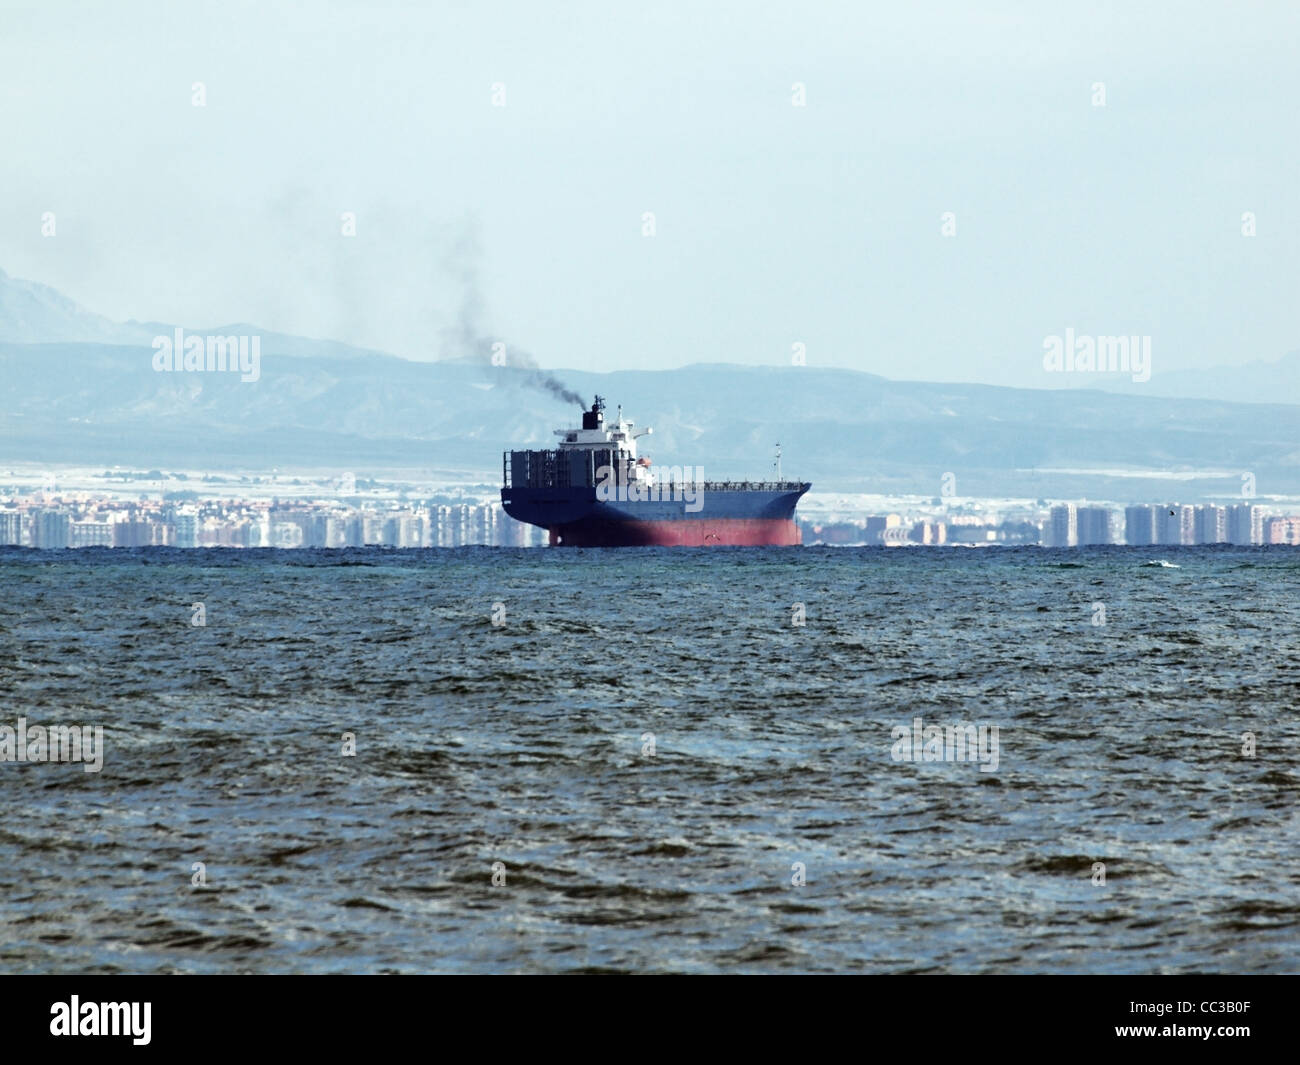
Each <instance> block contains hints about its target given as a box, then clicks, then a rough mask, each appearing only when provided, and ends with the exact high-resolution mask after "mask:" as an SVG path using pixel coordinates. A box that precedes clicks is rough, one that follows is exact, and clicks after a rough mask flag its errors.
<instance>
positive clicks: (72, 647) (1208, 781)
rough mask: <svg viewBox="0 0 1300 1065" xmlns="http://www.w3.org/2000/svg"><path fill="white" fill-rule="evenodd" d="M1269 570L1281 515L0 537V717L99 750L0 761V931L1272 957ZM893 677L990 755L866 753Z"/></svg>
mask: <svg viewBox="0 0 1300 1065" xmlns="http://www.w3.org/2000/svg"><path fill="white" fill-rule="evenodd" d="M1162 557H1163V558H1165V559H1168V560H1169V561H1171V562H1174V563H1176V564H1177V565H1178V566H1179V567H1180V568H1177V569H1174V568H1166V567H1161V566H1149V565H1144V563H1145V562H1147V561H1148V560H1149V559H1155V558H1162ZM1298 593H1300V551H1296V550H1294V549H1287V548H1280V549H1271V550H1269V549H1226V548H1217V549H1190V548H1189V549H1173V548H1148V549H1124V548H1112V549H1090V550H1077V551H1059V552H1054V551H1047V550H1039V549H1014V550H1012V549H1008V550H986V551H966V550H960V549H929V550H925V549H914V550H893V551H886V550H882V549H876V550H870V549H868V550H848V549H839V550H836V549H820V548H805V549H802V550H800V549H793V550H791V549H785V550H782V549H734V550H729V549H722V550H711V551H689V550H686V551H672V550H629V551H546V550H534V551H509V550H489V549H464V550H447V551H432V552H401V553H395V552H384V551H379V550H372V551H349V552H319V553H317V552H278V553H277V552H256V551H254V552H247V551H244V552H224V553H223V552H219V551H203V552H196V551H187V552H178V551H139V552H135V551H132V552H128V551H121V550H115V551H98V550H95V551H91V550H87V551H77V552H57V553H48V554H42V553H33V552H30V551H24V550H14V549H10V550H6V551H2V552H0V690H2V691H3V692H4V695H5V699H4V710H3V711H0V725H9V726H11V727H12V726H16V722H17V718H18V717H19V716H20V715H25V716H26V718H27V719H28V722H29V724H44V725H51V724H58V723H78V724H90V725H96V724H100V725H103V726H104V728H105V736H106V740H105V742H106V753H105V761H104V767H103V770H102V771H101V772H99V773H97V774H95V773H85V772H84V771H83V770H82V769H81V768H79V767H78V766H75V765H62V764H57V765H51V764H14V763H7V764H2V765H0V797H3V801H4V814H3V820H2V821H0V971H6V972H13V971H29V970H36V971H59V972H66V971H73V970H88V971H110V972H111V971H148V972H163V971H201V972H209V971H317V972H319V971H365V972H374V971H426V970H438V971H572V970H591V969H598V970H617V971H665V970H674V971H773V970H788V971H807V970H815V971H894V972H916V971H947V972H984V971H1018V972H1019V971H1031V972H1049V971H1050V972H1057V971H1070V972H1075V971H1089V972H1096V971H1105V972H1149V971H1228V972H1277V971H1289V972H1294V971H1297V970H1298V969H1300V864H1298V863H1297V853H1298V850H1300V831H1298V830H1300V818H1298V817H1297V813H1296V810H1297V800H1298V799H1300V766H1298V765H1297V753H1298V752H1300V710H1298V708H1300V657H1298V654H1297V652H1298V651H1300V646H1298V644H1300V637H1298V635H1297V632H1298V629H1300V625H1298V624H1297V623H1298V622H1300V594H1298ZM198 602H202V603H203V604H204V608H205V612H206V625H205V626H203V627H196V626H194V625H192V624H191V619H192V616H193V611H192V607H191V604H193V603H198ZM496 603H500V604H503V606H504V616H502V614H501V610H500V608H498V609H497V618H498V620H500V621H502V624H500V625H494V624H493V620H492V617H493V612H494V604H496ZM795 603H803V604H804V605H805V610H806V615H807V622H806V624H805V625H804V626H796V625H793V624H792V623H791V622H792V616H793V611H792V605H793V604H795ZM1095 603H1101V604H1103V605H1104V611H1105V622H1106V624H1105V625H1097V624H1094V623H1093V622H1094V619H1096V618H1098V617H1099V615H1098V613H1097V610H1096V608H1095V606H1094V604H1095ZM916 716H920V717H922V718H923V720H924V722H925V723H927V724H939V725H947V724H953V723H956V722H960V721H970V722H972V723H975V724H977V725H986V726H991V725H996V726H998V728H999V764H998V767H997V769H996V771H994V772H989V771H987V770H983V769H981V768H980V767H979V766H978V765H975V764H970V763H965V762H962V763H952V762H921V763H905V762H899V761H895V760H894V759H893V758H892V757H891V748H892V745H893V738H892V736H891V729H892V728H893V727H895V726H900V725H905V726H910V724H911V722H912V719H913V718H914V717H916ZM345 731H348V732H353V733H355V736H356V755H355V756H354V757H344V756H342V755H341V749H342V734H343V733H344V732H345ZM1245 732H1251V733H1253V734H1254V735H1255V737H1256V743H1257V753H1256V755H1255V757H1253V758H1248V757H1244V756H1243V755H1242V745H1243V740H1242V734H1243V733H1245ZM646 733H652V734H653V737H654V754H653V755H652V756H651V755H649V754H647V753H643V751H644V750H646V749H647V748H646V742H647V741H646V740H644V739H643V736H644V734H646ZM1099 861H1100V862H1103V863H1104V864H1105V867H1106V883H1105V884H1104V885H1101V884H1094V883H1093V877H1092V873H1093V863H1094V862H1099ZM196 862H202V863H204V865H205V867H206V877H207V884H206V886H203V887H197V888H196V887H193V886H192V878H193V876H194V875H195V874H194V872H193V864H194V863H196ZM497 862H500V863H503V866H504V869H503V871H504V875H505V883H504V885H501V886H494V885H493V883H492V875H493V865H494V863H497ZM795 863H803V865H804V867H805V868H806V883H805V884H803V886H795V885H793V884H792V878H793V877H795V875H796V874H795V872H794V871H793V869H792V867H793V866H794V864H795Z"/></svg>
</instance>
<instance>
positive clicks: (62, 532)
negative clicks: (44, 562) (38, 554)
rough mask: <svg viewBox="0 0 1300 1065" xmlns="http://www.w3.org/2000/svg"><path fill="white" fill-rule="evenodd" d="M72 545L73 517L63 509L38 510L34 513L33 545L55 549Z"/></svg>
mask: <svg viewBox="0 0 1300 1065" xmlns="http://www.w3.org/2000/svg"><path fill="white" fill-rule="evenodd" d="M71 545H72V517H71V515H69V514H67V513H65V512H64V511H61V510H38V511H36V512H35V513H34V514H33V515H32V546H33V547H40V548H44V549H45V550H53V549H57V548H63V547H70V546H71Z"/></svg>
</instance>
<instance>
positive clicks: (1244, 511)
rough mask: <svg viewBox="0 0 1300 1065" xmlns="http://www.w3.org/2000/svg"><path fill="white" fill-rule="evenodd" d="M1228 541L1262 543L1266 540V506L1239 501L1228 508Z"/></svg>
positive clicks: (1234, 542) (1233, 542)
mask: <svg viewBox="0 0 1300 1065" xmlns="http://www.w3.org/2000/svg"><path fill="white" fill-rule="evenodd" d="M1228 542H1229V543H1232V544H1262V543H1263V542H1264V508H1263V507H1261V506H1257V505H1256V504H1254V503H1238V504H1237V505H1236V506H1231V507H1229V508H1228Z"/></svg>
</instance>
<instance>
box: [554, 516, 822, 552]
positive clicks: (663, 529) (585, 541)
mask: <svg viewBox="0 0 1300 1065" xmlns="http://www.w3.org/2000/svg"><path fill="white" fill-rule="evenodd" d="M547 531H548V532H549V533H550V541H551V546H552V547H795V546H797V545H799V544H801V543H803V536H802V534H801V533H800V532H799V526H798V525H796V524H795V523H794V522H793V521H791V520H789V519H785V518H713V519H707V518H699V519H694V520H690V521H577V522H573V523H572V524H569V525H560V526H557V527H555V528H553V529H549V530H547Z"/></svg>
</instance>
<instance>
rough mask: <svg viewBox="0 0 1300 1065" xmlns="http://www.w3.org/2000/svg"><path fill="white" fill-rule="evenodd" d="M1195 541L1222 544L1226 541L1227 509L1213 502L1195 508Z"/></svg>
mask: <svg viewBox="0 0 1300 1065" xmlns="http://www.w3.org/2000/svg"><path fill="white" fill-rule="evenodd" d="M1195 542H1196V543H1198V544H1224V543H1227V542H1228V511H1227V508H1226V507H1218V506H1215V505H1214V504H1213V503H1208V504H1205V505H1204V506H1199V507H1197V508H1196V518H1195Z"/></svg>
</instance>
